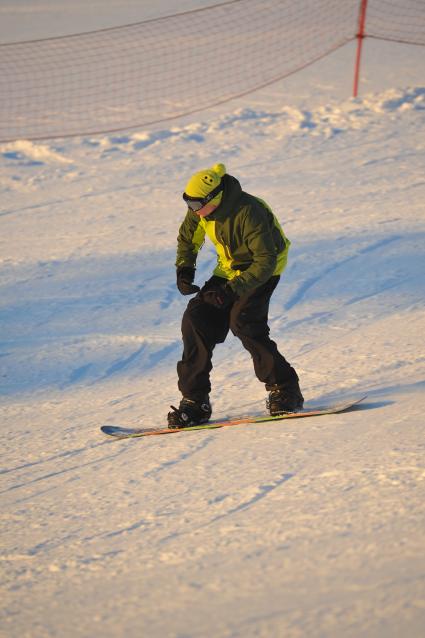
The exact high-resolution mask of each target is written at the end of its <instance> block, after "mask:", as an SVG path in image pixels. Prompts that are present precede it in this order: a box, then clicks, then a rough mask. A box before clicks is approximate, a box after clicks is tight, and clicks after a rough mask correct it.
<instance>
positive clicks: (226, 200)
mask: <svg viewBox="0 0 425 638" xmlns="http://www.w3.org/2000/svg"><path fill="white" fill-rule="evenodd" d="M222 181H223V184H224V190H223V197H222V198H221V202H220V204H219V206H217V208H216V209H215V210H214V211H213V212H212V213H210V215H208V220H214V219H215V220H219V219H223V218H225V217H227V216H228V215H229V214H230V213H231V212H232V210H235V205H236V204H237V202H238V201H239V199H240V198H241V197H242V187H241V185H240V183H239V181H238V180H237V179H236V177H233V175H228V174H227V173H226V175H224V176H223V178H222Z"/></svg>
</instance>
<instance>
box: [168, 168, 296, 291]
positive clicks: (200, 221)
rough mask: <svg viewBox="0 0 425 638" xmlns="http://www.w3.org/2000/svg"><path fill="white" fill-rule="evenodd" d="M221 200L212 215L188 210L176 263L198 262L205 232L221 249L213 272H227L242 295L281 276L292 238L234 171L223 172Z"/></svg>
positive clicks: (190, 263)
mask: <svg viewBox="0 0 425 638" xmlns="http://www.w3.org/2000/svg"><path fill="white" fill-rule="evenodd" d="M223 181H224V192H223V196H222V200H221V202H220V205H219V206H218V207H217V208H216V209H215V210H214V211H213V212H212V213H211V214H210V215H208V216H207V217H199V215H197V214H196V213H194V212H192V211H191V210H190V209H188V211H187V213H186V217H185V219H184V221H183V223H182V225H181V226H180V230H179V236H178V239H177V260H176V266H177V267H181V266H190V267H193V268H194V267H195V264H196V258H197V255H198V252H199V250H200V248H201V247H202V245H203V243H204V240H205V235H207V236H208V237H209V238H210V239H211V241H212V242H213V244H214V246H215V249H216V251H217V266H216V268H215V270H214V275H217V276H218V277H223V278H224V279H227V280H228V282H229V286H230V287H231V288H232V290H233V291H234V292H235V293H236V294H237V295H238V296H242V295H244V294H246V293H248V292H250V291H251V290H253V289H254V288H256V287H257V286H260V285H261V284H263V283H265V282H266V281H267V280H268V279H269V278H270V277H271V276H272V275H280V274H281V273H282V271H283V269H284V268H285V266H286V261H287V257H288V250H289V246H290V243H291V242H290V241H289V239H287V237H285V235H284V233H283V230H282V228H281V227H280V224H279V222H278V220H277V219H276V217H275V215H274V214H273V212H272V210H271V208H270V207H269V206H268V205H267V204H266V202H264V201H263V200H261V199H259V198H258V197H254V196H253V195H250V194H249V193H245V192H244V191H243V190H242V188H241V185H240V183H239V182H238V180H237V179H236V178H235V177H232V176H231V175H227V174H226V175H224V177H223Z"/></svg>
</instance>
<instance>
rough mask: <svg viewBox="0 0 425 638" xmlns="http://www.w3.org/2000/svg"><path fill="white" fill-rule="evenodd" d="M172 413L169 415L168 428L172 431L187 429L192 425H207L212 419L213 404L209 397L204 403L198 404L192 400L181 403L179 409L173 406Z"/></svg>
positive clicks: (183, 400) (184, 400)
mask: <svg viewBox="0 0 425 638" xmlns="http://www.w3.org/2000/svg"><path fill="white" fill-rule="evenodd" d="M171 409H172V412H169V413H168V417H167V419H168V427H169V428H171V429H172V430H175V429H176V428H187V427H189V426H191V425H200V424H201V423H206V422H207V421H209V419H210V417H211V404H210V400H209V398H208V396H206V397H205V398H204V400H203V401H200V402H197V401H192V400H191V399H186V398H185V397H183V399H182V400H181V401H180V405H179V407H178V408H175V407H174V406H173V405H172V406H171Z"/></svg>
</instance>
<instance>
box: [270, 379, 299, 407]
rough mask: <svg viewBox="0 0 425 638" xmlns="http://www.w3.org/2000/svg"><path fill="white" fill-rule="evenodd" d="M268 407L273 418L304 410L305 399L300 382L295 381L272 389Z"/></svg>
mask: <svg viewBox="0 0 425 638" xmlns="http://www.w3.org/2000/svg"><path fill="white" fill-rule="evenodd" d="M266 405H267V409H268V411H269V412H270V415H271V416H278V415H279V414H287V413H290V412H298V411H299V410H302V407H303V405H304V397H303V395H302V394H301V390H300V386H299V384H298V381H297V380H293V381H290V382H289V383H286V384H285V385H276V386H274V387H272V389H271V391H270V394H269V398H268V400H267V401H266Z"/></svg>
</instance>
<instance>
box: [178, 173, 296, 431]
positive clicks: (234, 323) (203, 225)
mask: <svg viewBox="0 0 425 638" xmlns="http://www.w3.org/2000/svg"><path fill="white" fill-rule="evenodd" d="M183 199H184V201H185V202H186V204H187V207H188V210H187V213H186V217H185V219H184V221H183V223H182V224H181V226H180V230H179V235H178V240H177V259H176V268H177V287H178V289H179V291H180V292H181V294H182V295H192V294H196V296H195V297H194V298H193V299H191V300H190V301H189V304H188V306H187V308H186V311H185V312H184V314H183V319H182V335H183V356H182V359H181V361H179V362H178V364H177V374H178V387H179V390H180V392H181V393H182V395H183V397H182V399H181V401H180V405H179V407H178V408H175V407H173V406H172V411H171V412H169V414H168V427H170V428H179V427H184V426H189V425H197V424H200V423H206V422H207V421H208V420H209V419H210V417H211V404H210V401H209V393H210V391H211V384H210V371H211V369H212V363H211V359H212V354H213V350H214V347H215V346H216V344H217V343H223V342H224V340H225V339H226V336H227V334H228V331H229V329H230V330H231V331H232V332H233V334H234V335H235V336H237V337H238V338H239V339H240V340H241V342H242V345H243V346H244V347H245V348H246V349H247V350H248V352H249V353H250V354H251V356H252V359H253V363H254V371H255V374H256V376H257V378H258V379H259V380H260V381H261V382H263V383H264V384H265V387H266V390H267V391H268V392H269V396H268V401H267V407H268V409H269V412H270V414H271V415H276V414H282V413H284V412H295V411H298V410H300V409H301V408H302V406H303V402H304V399H303V396H302V394H301V390H300V387H299V382H298V375H297V373H296V372H295V370H294V368H293V367H292V366H291V365H290V364H289V363H288V362H287V361H286V359H285V358H284V357H283V356H282V355H281V354H280V352H279V351H278V349H277V346H276V344H275V342H274V341H272V340H271V339H270V337H269V332H270V329H269V326H268V310H269V303H270V298H271V295H272V293H273V291H274V289H275V288H276V286H277V284H278V282H279V279H280V275H281V273H282V271H283V269H284V268H285V266H286V261H287V255H288V249H289V245H290V242H289V240H288V239H287V237H285V235H284V233H283V231H282V228H281V227H280V224H279V222H278V221H277V219H276V217H275V215H274V214H273V212H272V210H271V209H270V207H269V206H268V205H267V204H266V202H264V201H263V200H261V199H259V198H258V197H254V196H253V195H250V194H249V193H246V192H244V191H243V190H242V188H241V185H240V183H239V181H238V180H237V179H236V178H235V177H233V176H232V175H229V174H227V173H226V168H225V166H224V165H223V164H215V165H214V166H213V167H212V168H208V169H205V170H202V171H199V172H197V173H195V174H194V175H192V177H191V178H190V180H189V181H188V183H187V185H186V188H185V191H184V193H183ZM205 235H207V236H208V237H209V238H210V239H211V241H212V242H213V244H214V246H215V249H216V252H217V265H216V268H215V270H214V272H213V275H212V277H211V278H210V279H209V280H208V281H207V282H206V283H205V284H204V286H202V288H199V286H196V285H195V284H194V283H193V282H194V279H195V265H196V258H197V254H198V251H199V250H200V248H201V246H202V244H203V242H204V238H205Z"/></svg>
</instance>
